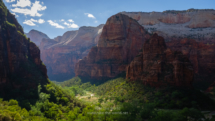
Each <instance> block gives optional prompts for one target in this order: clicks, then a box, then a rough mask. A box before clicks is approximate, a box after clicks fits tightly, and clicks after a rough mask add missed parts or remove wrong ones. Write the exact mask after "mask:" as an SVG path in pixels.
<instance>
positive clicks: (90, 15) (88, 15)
mask: <svg viewBox="0 0 215 121" xmlns="http://www.w3.org/2000/svg"><path fill="white" fill-rule="evenodd" d="M84 14H85V15H87V17H89V18H94V19H95V17H94V16H93V14H90V13H84Z"/></svg>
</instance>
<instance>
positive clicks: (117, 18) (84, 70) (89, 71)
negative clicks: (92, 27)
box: [75, 14, 150, 79]
mask: <svg viewBox="0 0 215 121" xmlns="http://www.w3.org/2000/svg"><path fill="white" fill-rule="evenodd" d="M149 37H150V35H149V34H148V33H147V32H146V31H145V30H144V28H143V27H142V26H141V25H140V24H139V23H138V22H137V21H136V20H134V19H132V18H130V17H128V16H126V15H123V14H116V15H113V16H111V17H110V18H109V19H108V20H107V22H106V24H105V26H104V27H103V30H102V34H101V36H100V38H99V40H98V45H97V46H95V47H93V48H91V50H90V52H89V54H88V55H87V57H85V58H83V59H82V60H80V61H79V62H78V63H77V64H76V66H75V74H76V76H82V77H91V78H96V79H100V78H113V77H115V76H117V75H118V74H120V73H122V72H125V71H126V66H127V64H129V63H130V62H131V61H132V60H133V59H134V57H135V56H136V55H137V54H138V52H139V50H140V49H141V48H142V45H143V43H144V41H145V40H147V39H149Z"/></svg>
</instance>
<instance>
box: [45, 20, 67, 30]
mask: <svg viewBox="0 0 215 121" xmlns="http://www.w3.org/2000/svg"><path fill="white" fill-rule="evenodd" d="M48 22H49V24H50V25H51V26H55V27H56V28H61V29H64V28H65V27H63V26H61V25H59V24H58V23H55V22H53V21H52V20H48Z"/></svg>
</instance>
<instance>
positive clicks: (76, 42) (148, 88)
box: [0, 0, 215, 121]
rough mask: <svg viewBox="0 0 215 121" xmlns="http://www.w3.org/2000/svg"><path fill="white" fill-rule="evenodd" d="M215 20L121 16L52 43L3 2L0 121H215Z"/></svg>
mask: <svg viewBox="0 0 215 121" xmlns="http://www.w3.org/2000/svg"><path fill="white" fill-rule="evenodd" d="M9 2H14V1H9ZM9 2H8V1H6V3H9ZM36 3H37V4H38V3H39V1H36V2H35V3H34V5H36ZM42 4H44V3H42ZM14 6H15V5H14V4H13V5H12V7H14ZM42 9H45V8H44V7H43V8H40V9H39V10H42ZM26 15H27V14H26ZM35 15H37V16H38V15H40V14H35ZM85 15H88V17H89V18H91V19H93V20H97V19H96V18H95V17H94V16H93V15H91V14H89V13H85ZM214 15H215V10H213V9H188V10H181V11H177V10H167V11H163V12H154V11H153V12H118V13H116V14H114V15H111V16H109V18H108V19H107V20H106V23H104V24H99V25H98V26H96V27H92V26H81V27H78V29H77V30H70V31H66V32H65V33H64V34H63V35H62V36H57V37H55V38H53V39H52V38H50V37H48V35H46V34H45V33H42V32H40V31H38V30H35V29H32V30H30V31H29V32H28V33H25V32H24V30H23V27H22V26H21V24H20V23H19V22H18V20H17V18H18V17H17V16H16V15H14V14H12V13H11V12H10V11H9V9H8V8H7V7H6V6H5V3H4V2H3V1H2V0H0V121H215V113H214V112H215V80H214V79H215V75H214V73H215V45H214V42H215V36H214V33H215V29H214V27H215V22H214V20H215V17H214ZM41 16H42V14H41ZM39 20H40V21H39ZM60 21H61V22H64V25H68V26H69V25H70V26H72V27H73V28H74V27H76V28H77V26H75V23H74V21H73V20H72V19H69V20H68V21H70V23H66V22H65V20H63V19H62V20H60ZM68 21H67V22H68ZM28 22H29V21H28ZM31 22H37V23H39V24H42V23H43V21H42V19H38V20H34V19H31ZM44 22H45V21H44ZM47 22H49V23H51V24H50V25H52V26H56V27H58V28H61V29H65V28H64V27H63V26H61V25H59V24H56V23H54V22H56V21H54V22H53V21H51V20H48V21H47ZM97 22H98V21H97ZM23 23H27V22H26V21H25V22H23ZM95 23H96V22H95ZM31 25H32V26H33V24H32V23H31Z"/></svg>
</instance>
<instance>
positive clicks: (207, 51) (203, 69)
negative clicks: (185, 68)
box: [166, 38, 215, 90]
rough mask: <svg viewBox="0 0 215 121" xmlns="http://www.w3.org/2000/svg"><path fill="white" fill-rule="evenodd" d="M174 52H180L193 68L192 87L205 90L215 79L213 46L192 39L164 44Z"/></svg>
mask: <svg viewBox="0 0 215 121" xmlns="http://www.w3.org/2000/svg"><path fill="white" fill-rule="evenodd" d="M166 44H167V46H168V47H169V48H171V49H172V50H174V51H181V52H182V53H183V54H184V55H185V56H186V57H188V58H189V60H190V61H191V63H192V65H193V68H194V73H195V75H194V80H195V81H194V86H195V87H196V88H199V89H201V90H205V89H207V88H208V86H210V84H211V83H213V82H214V79H215V75H214V72H215V54H214V53H215V45H210V44H208V45H205V44H203V43H202V42H196V41H195V40H193V39H187V38H184V39H178V40H172V41H170V42H167V43H166Z"/></svg>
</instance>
